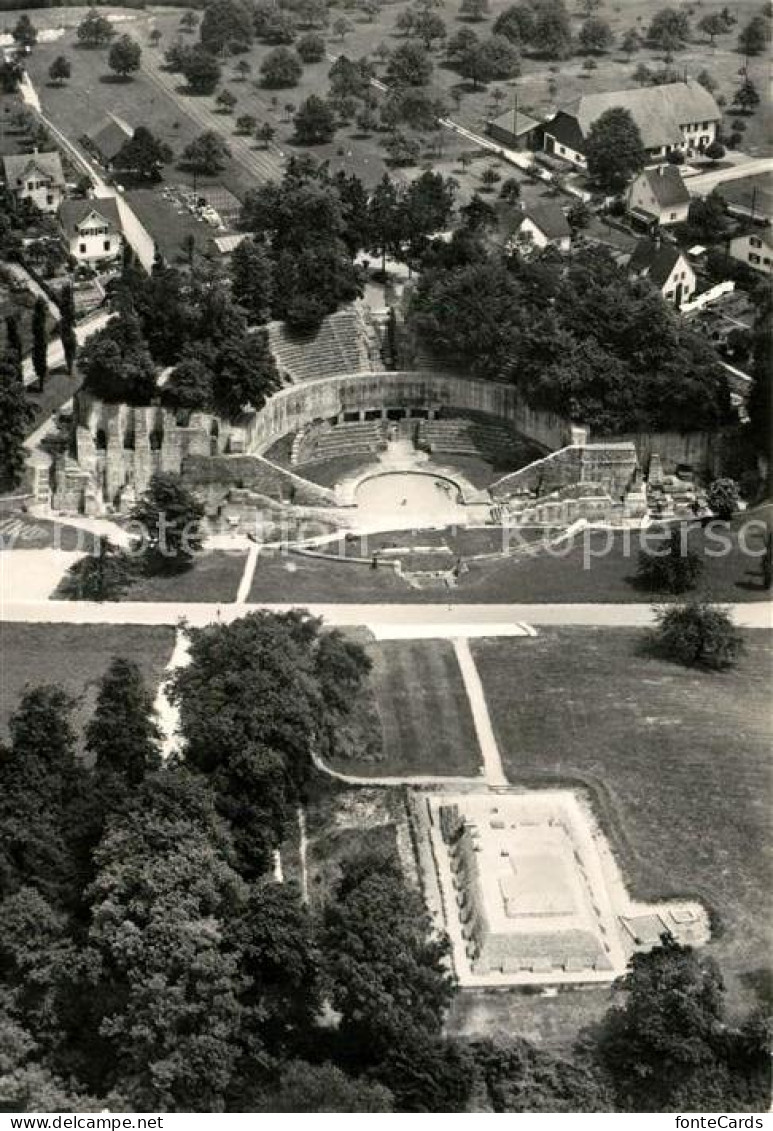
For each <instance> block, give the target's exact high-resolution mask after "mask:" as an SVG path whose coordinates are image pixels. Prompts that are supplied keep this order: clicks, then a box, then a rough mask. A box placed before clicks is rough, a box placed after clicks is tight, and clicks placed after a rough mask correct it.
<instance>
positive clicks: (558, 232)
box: [511, 200, 572, 251]
mask: <svg viewBox="0 0 773 1131" xmlns="http://www.w3.org/2000/svg"><path fill="white" fill-rule="evenodd" d="M571 244H572V229H571V228H570V227H569V221H568V220H567V218H566V216H565V215H564V212H563V210H562V208H561V207H560V205H559V204H558V203H557V202H556V201H554V200H545V201H541V202H540V203H539V204H531V205H529V206H528V207H527V208H525V209H524V211H523V215H522V217H521V220H520V222H519V224H518V226H517V228H516V229H515V231H514V233H513V236H512V240H511V245H512V246H515V247H518V248H519V249H523V247H524V245H527V246H528V245H531V247H533V248H535V249H540V250H541V249H542V248H545V247H555V248H557V249H558V250H559V251H569V249H570V247H571Z"/></svg>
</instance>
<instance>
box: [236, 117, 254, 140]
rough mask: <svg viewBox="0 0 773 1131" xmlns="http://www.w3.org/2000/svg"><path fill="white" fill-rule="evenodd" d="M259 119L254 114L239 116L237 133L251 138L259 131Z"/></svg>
mask: <svg viewBox="0 0 773 1131" xmlns="http://www.w3.org/2000/svg"><path fill="white" fill-rule="evenodd" d="M257 125H258V119H257V118H256V117H255V115H254V114H239V116H238V118H237V119H236V133H238V134H246V135H247V136H249V137H251V136H252V135H253V134H254V133H255V130H256V129H257Z"/></svg>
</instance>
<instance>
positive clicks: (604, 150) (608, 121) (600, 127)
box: [585, 106, 647, 192]
mask: <svg viewBox="0 0 773 1131" xmlns="http://www.w3.org/2000/svg"><path fill="white" fill-rule="evenodd" d="M585 153H586V157H587V161H588V172H589V173H590V175H591V177H592V178H593V180H594V181H596V183H597V184H599V185H600V186H601V187H602V188H604V189H606V190H608V191H610V192H619V191H620V189H621V188H623V187H624V186H625V185H626V184H627V182H628V181H629V180H630V178H631V177H632V176H634V175H635V174H636V173H638V172H639V171H640V170H641V169H643V168H644V165H645V163H646V160H647V152H646V150H645V148H644V145H643V144H642V140H641V134H640V133H639V129H638V126H637V125H636V123H635V122H634V120H633V118H632V117H631V114H630V112H629V111H628V110H625V109H623V108H622V107H619V106H618V107H613V108H612V109H610V110H605V111H604V113H603V114H600V115H599V117H598V118H597V119H596V120H595V122H593V124H592V125H591V128H590V130H589V131H588V137H587V142H586V149H585Z"/></svg>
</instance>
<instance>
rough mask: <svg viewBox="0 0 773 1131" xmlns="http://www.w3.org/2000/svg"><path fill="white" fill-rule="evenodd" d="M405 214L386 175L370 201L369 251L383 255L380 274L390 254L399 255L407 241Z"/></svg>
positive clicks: (400, 200)
mask: <svg viewBox="0 0 773 1131" xmlns="http://www.w3.org/2000/svg"><path fill="white" fill-rule="evenodd" d="M404 221H405V211H404V207H403V199H402V197H401V195H400V192H399V190H398V188H397V186H396V185H395V183H394V181H393V180H392V178H391V177H390V176H389V174H388V173H384V176H383V177H382V178H381V180H380V181H379V183H378V184H377V185H376V187H375V189H374V190H373V192H372V193H371V195H370V199H369V201H368V232H369V250H371V251H373V252H374V253H375V254H377V255H380V256H381V273H382V275H383V274H385V272H386V260H387V256H388V255H393V256H398V255H399V254H400V248H401V245H402V241H403V239H404V238H405V222H404Z"/></svg>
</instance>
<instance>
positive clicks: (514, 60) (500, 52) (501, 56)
mask: <svg viewBox="0 0 773 1131" xmlns="http://www.w3.org/2000/svg"><path fill="white" fill-rule="evenodd" d="M459 70H460V72H461V74H463V75H464V77H465V78H470V79H472V82H473V86H477V85H478V83H486V82H491V80H492V79H508V78H513V77H514V76H516V75H518V74H519V73H520V58H519V56H518V52H517V50H516V49H515V47H513V45H512V43H511V42H510V41H509V40H508V39H506V38H505V37H504V36H501V35H492V36H491V37H490V38H489V39H484V40H483V41H482V42H480V43H476V44H474V45H473V46H472V47H471V48H470V49H469V50H468V51H467V52H465V53H464V54H463V55H462V57H461V59H460V61H459Z"/></svg>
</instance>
